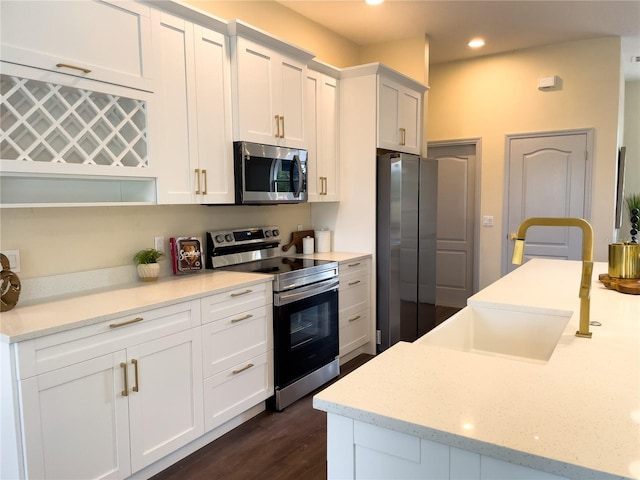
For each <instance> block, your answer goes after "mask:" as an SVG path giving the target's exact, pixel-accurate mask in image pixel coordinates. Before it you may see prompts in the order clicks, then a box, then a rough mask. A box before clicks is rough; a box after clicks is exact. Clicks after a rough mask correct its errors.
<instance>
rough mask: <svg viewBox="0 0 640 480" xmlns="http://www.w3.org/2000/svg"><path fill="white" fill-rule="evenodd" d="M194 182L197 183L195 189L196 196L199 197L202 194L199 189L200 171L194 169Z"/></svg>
mask: <svg viewBox="0 0 640 480" xmlns="http://www.w3.org/2000/svg"><path fill="white" fill-rule="evenodd" d="M196 180H197V183H198V186H197V187H196V195H200V194H202V190H201V188H200V169H199V168H196Z"/></svg>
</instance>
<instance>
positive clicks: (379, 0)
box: [365, 0, 384, 5]
mask: <svg viewBox="0 0 640 480" xmlns="http://www.w3.org/2000/svg"><path fill="white" fill-rule="evenodd" d="M365 2H367V5H380V4H381V3H382V2H384V0H365Z"/></svg>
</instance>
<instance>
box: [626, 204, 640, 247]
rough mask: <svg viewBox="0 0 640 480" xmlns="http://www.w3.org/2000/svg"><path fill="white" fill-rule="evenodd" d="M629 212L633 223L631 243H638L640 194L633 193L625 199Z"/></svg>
mask: <svg viewBox="0 0 640 480" xmlns="http://www.w3.org/2000/svg"><path fill="white" fill-rule="evenodd" d="M624 201H625V203H626V204H627V211H628V212H629V220H630V221H631V231H630V232H629V233H631V243H638V239H637V235H638V220H640V194H639V193H631V194H629V195H627V196H626V197H625V199H624Z"/></svg>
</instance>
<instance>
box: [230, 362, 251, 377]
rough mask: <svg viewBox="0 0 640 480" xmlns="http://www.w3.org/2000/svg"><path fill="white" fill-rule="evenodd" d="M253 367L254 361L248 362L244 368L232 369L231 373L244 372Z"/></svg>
mask: <svg viewBox="0 0 640 480" xmlns="http://www.w3.org/2000/svg"><path fill="white" fill-rule="evenodd" d="M251 367H253V363H248V364H247V365H245V366H244V367H242V368H239V369H237V370H234V371H232V372H231V373H233V374H234V375H237V374H239V373H241V372H244V371H245V370H249V369H250V368H251Z"/></svg>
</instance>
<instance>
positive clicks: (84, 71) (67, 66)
mask: <svg viewBox="0 0 640 480" xmlns="http://www.w3.org/2000/svg"><path fill="white" fill-rule="evenodd" d="M56 67H58V68H71V69H73V70H80V71H81V72H83V73H91V70H89V69H88V68H84V67H76V66H75V65H69V64H68V63H56Z"/></svg>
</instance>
